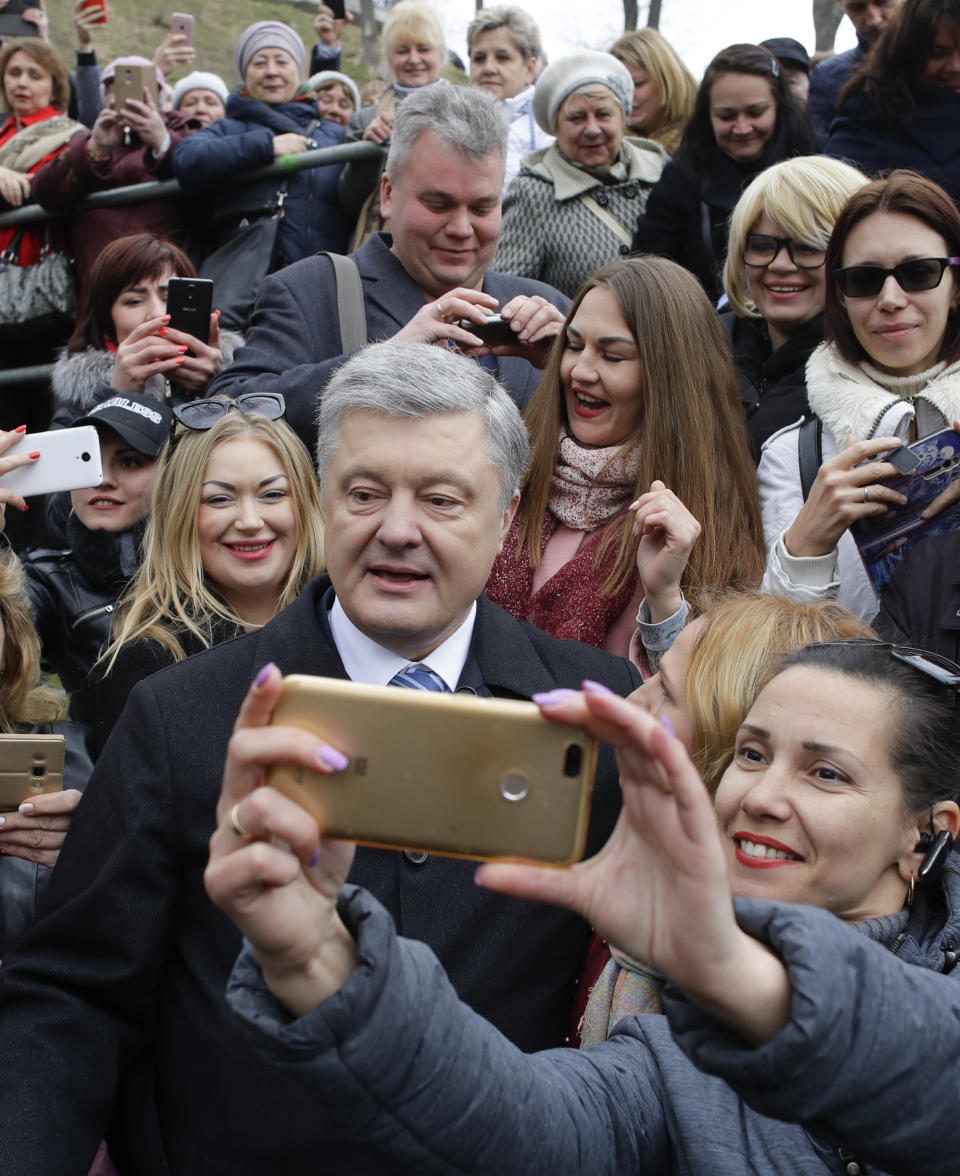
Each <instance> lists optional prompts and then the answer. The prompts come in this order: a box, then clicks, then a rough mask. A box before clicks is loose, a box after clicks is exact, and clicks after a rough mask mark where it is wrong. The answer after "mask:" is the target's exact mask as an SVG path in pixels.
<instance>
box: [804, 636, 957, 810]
mask: <svg viewBox="0 0 960 1176" xmlns="http://www.w3.org/2000/svg"><path fill="white" fill-rule="evenodd" d="M793 666H811V667H813V668H816V669H823V670H829V671H830V672H832V673H836V674H843V675H844V676H845V677H847V678H855V679H857V680H858V681H860V682H866V683H867V684H868V685H870V686H875V687H876V688H877V689H880V690H886V691H888V692H889V693H890V694H892V695H893V696H894V706H895V709H894V711H893V713H892V714H890V713H889V712H886V711H885V712H884V713H883V715H882V718H883V719H884V721H885V722H886V725H887V729H888V730H889V731H890V763H891V765H892V767H893V770H894V771H895V772H896V774H897V776H898V777H899V779H900V784H901V787H902V789H903V801H902V805H901V808H902V811H903V814H904V816H905V817H906V818H909V817H912V816H914V815H915V814H917V813H920V812H924V811H926V810H928V809H929V808H930V806H931V805H934V804H937V803H938V801H942V800H953V801H958V802H960V721H958V720H960V715H958V713H957V709H956V693H955V691H954V690H953V689H951V688H950V687H948V686H943V685H941V684H940V683H939V682H936V681H935V680H934V679H933V678H931V677H930V676H929V675H927V674H924V673H923V672H922V671H921V670H917V669H914V667H913V666H910V665H907V664H906V663H905V662H902V661H900V660H898V659H897V658H895V657H893V656H891V653H890V646H889V645H888V644H887V643H886V642H883V641H869V640H864V641H852V642H849V643H840V644H836V645H834V644H830V643H826V644H824V645H808V646H807V648H806V649H801V650H800V651H799V653H794V654H791V656H790V657H788V658H787V659H786V661H785V662H784V664H783V668H784V669H785V670H787V669H790V668H791V667H793ZM890 718H893V719H894V722H892V723H890V722H888V720H889V719H890Z"/></svg>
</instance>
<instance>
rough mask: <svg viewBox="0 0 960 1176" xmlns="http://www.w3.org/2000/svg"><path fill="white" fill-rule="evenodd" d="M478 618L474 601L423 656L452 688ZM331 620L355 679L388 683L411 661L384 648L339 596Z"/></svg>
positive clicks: (335, 639) (345, 663) (349, 672)
mask: <svg viewBox="0 0 960 1176" xmlns="http://www.w3.org/2000/svg"><path fill="white" fill-rule="evenodd" d="M476 619H477V602H476V601H474V602H473V604H472V605H471V606H470V611H469V612H468V613H467V615H466V618H465V619H464V621H463V623H462V624H461V625H460V627H459V628H458V629H456V630H455V631H454V632H453V633H451V634H450V636H449V637H448V638H447V639H446V641H444V642H442V644H440V645H438V646H437V648H436V649H435V650H433V652H432V653H431V654H430V655H429V656H428V657H426V658H424V659H423V662H422V664H423V665H426V666H429V667H430V669H431V670H433V672H434V673H435V674H439V675H440V677H441V678H442V679H443V680H444V682H446V684H447V686H448V687H449V689H450V690H451V692H452V691H455V690H456V688H457V683H458V682H459V681H460V675H461V674H462V673H463V667H464V665H465V664H466V661H467V655H468V654H469V653H470V642H471V641H472V640H473V626H474V622H475V621H476ZM329 621H330V632H331V634H332V635H333V643H334V645H335V646H336V647H337V653H339V654H340V660H341V661H342V662H343V668H344V669H345V670H346V671H347V676H348V677H349V678H350V679H351V680H352V681H354V682H366V683H367V684H368V685H369V686H386V685H387V683H388V682H389V681H390V679H391V678H392V677H393V676H394V674H397V673H399V672H400V670H402V669H403V668H404V666H408V665H410V664H411V662H410V660H409V659H408V658H404V657H399V656H398V655H397V654H395V653H391V651H390V650H389V649H384V647H383V646H382V645H378V644H377V643H376V641H373V640H371V639H370V638H369V637H367V636H366V634H365V633H361V632H360V630H359V629H358V628H357V627H356V625H355V624H354V623H353V622H352V621H351V620H350V618H349V617H348V616H347V614H346V613H345V612H344V611H343V606H342V605H341V603H340V601H339V600H337V599H336V598H334V602H333V607H332V608H331V609H330V613H329Z"/></svg>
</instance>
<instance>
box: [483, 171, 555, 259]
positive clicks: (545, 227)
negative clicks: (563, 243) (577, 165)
mask: <svg viewBox="0 0 960 1176" xmlns="http://www.w3.org/2000/svg"><path fill="white" fill-rule="evenodd" d="M555 205H556V202H555V200H554V198H553V185H552V184H547V183H544V182H543V181H542V180H537V179H534V178H533V177H532V176H525V175H519V176H517V178H516V179H515V180H514V181H513V183H512V184H511V185H510V187H509V188H508V189H507V194H506V196H505V197H504V199H503V227H502V229H501V230H500V240H499V242H498V243H497V252H496V254H495V256H494V259H493V265H492V268H493V269H495V270H497V271H499V272H500V273H505V274H519V275H520V276H521V277H525V278H542V277H543V275H544V273H545V272H546V261H547V257H546V255H547V235H548V233H550V232H551V230H553V231H555V227H554V224H553V222H554V218H555V214H556V207H555Z"/></svg>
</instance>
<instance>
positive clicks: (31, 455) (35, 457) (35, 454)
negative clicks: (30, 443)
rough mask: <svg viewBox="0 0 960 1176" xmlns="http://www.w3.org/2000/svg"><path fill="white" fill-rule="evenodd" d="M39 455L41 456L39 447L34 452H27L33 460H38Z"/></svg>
mask: <svg viewBox="0 0 960 1176" xmlns="http://www.w3.org/2000/svg"><path fill="white" fill-rule="evenodd" d="M39 456H40V450H39V449H37V450H35V451H34V452H33V453H28V454H27V457H29V458H30V459H31V460H32V461H36V460H37V458H38V457H39Z"/></svg>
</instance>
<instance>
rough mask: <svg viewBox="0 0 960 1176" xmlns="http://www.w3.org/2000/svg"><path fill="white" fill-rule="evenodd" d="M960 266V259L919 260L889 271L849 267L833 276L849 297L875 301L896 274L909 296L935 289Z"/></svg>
mask: <svg viewBox="0 0 960 1176" xmlns="http://www.w3.org/2000/svg"><path fill="white" fill-rule="evenodd" d="M948 265H950V266H954V265H960V257H916V258H912V259H911V260H910V261H901V262H900V264H899V265H895V266H893V267H892V268H891V269H886V268H885V267H884V266H882V265H848V266H846V267H845V268H844V269H835V270H834V271H833V273H832V274H831V275H830V276H831V277H832V278H833V280H834V281H835V282H836V283H837V285H838V286H839V287H840V290H841V292H842V293H843V294H844V295H845V297H847V298H873V297H875V296H876V295H877V294H879V293H880V291H881V290H882V289H883V284H884V282H885V281H886V280H887V278H889V277H890V275H891V274H892V275H893V277H894V278H895V280H896V283H897V285H898V286H899V287H900V289H901V290H903V291H904V292H905V293H907V294H915V293H917V292H918V291H920V290H935V289H936V288H937V286H939V285H940V283H941V281H942V280H943V271H944V270H945V269H946V268H947V266H948Z"/></svg>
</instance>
